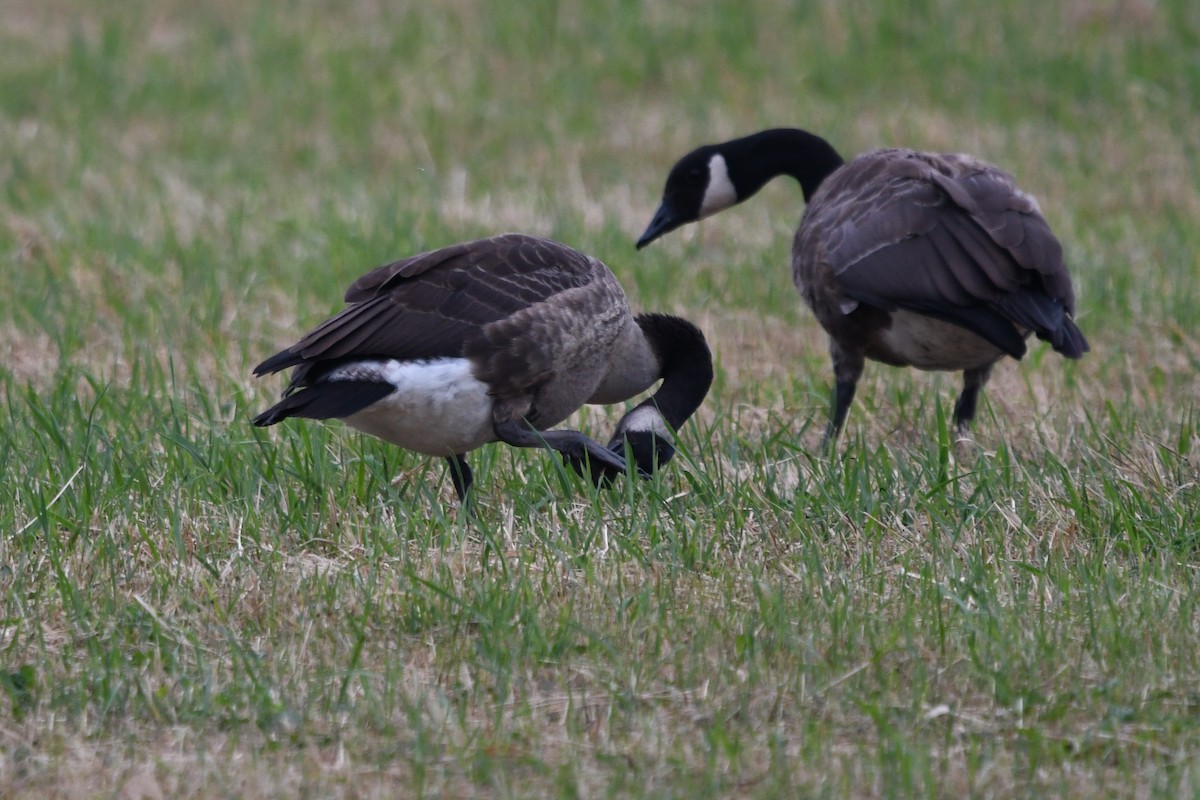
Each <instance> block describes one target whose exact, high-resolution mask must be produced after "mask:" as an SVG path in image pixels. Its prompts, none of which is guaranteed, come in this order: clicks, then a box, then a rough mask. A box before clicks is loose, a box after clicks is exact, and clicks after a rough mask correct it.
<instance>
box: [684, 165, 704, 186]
mask: <svg viewBox="0 0 1200 800" xmlns="http://www.w3.org/2000/svg"><path fill="white" fill-rule="evenodd" d="M687 182H688V183H690V184H692V185H693V186H699V185H700V184H702V183H704V171H703V170H700V169H692V170H688V174H687Z"/></svg>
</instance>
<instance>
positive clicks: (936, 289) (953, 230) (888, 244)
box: [797, 150, 1082, 340]
mask: <svg viewBox="0 0 1200 800" xmlns="http://www.w3.org/2000/svg"><path fill="white" fill-rule="evenodd" d="M816 239H822V240H823V241H822V245H823V246H822V248H820V253H821V256H820V257H821V259H822V260H823V261H824V263H825V264H827V265H828V267H829V268H830V269H831V270H832V273H833V277H834V280H835V281H836V283H837V285H838V287H839V289H840V290H841V291H842V292H844V293H845V295H846V296H847V297H848V298H850V299H852V300H857V301H860V302H865V303H868V304H870V305H874V306H877V307H879V308H882V309H884V310H889V311H890V310H895V309H897V308H903V309H908V310H912V311H918V312H921V313H926V314H931V315H934V316H943V317H944V318H952V319H954V321H957V322H960V324H966V326H967V327H971V325H970V323H969V315H964V314H963V313H962V312H963V310H964V309H967V308H971V307H978V306H987V307H988V308H989V309H990V310H991V311H993V312H998V313H1000V314H1002V315H1003V316H1004V317H1006V318H1007V319H1009V320H1010V321H1011V322H1012V323H1015V324H1017V325H1021V326H1023V327H1026V328H1033V329H1034V330H1036V331H1037V332H1038V333H1039V334H1043V333H1050V332H1052V331H1053V330H1054V329H1055V328H1056V327H1062V326H1069V327H1070V328H1072V329H1074V324H1073V323H1072V322H1071V321H1070V320H1069V319H1068V318H1066V317H1064V316H1063V314H1062V311H1065V312H1066V314H1068V315H1069V314H1070V313H1072V312H1073V311H1074V304H1075V298H1074V293H1073V291H1072V289H1071V282H1070V277H1069V275H1068V273H1067V271H1066V267H1065V266H1064V264H1063V260H1062V247H1061V245H1060V244H1059V243H1058V240H1057V239H1056V238H1055V237H1054V234H1053V233H1052V232H1051V231H1050V227H1049V225H1047V223H1046V221H1045V219H1044V218H1043V217H1042V216H1041V213H1040V211H1039V210H1038V208H1037V204H1036V203H1035V202H1034V201H1033V199H1032V198H1031V197H1029V196H1028V195H1026V194H1025V193H1023V192H1022V191H1021V190H1020V189H1019V188H1018V187H1017V185H1016V183H1015V182H1014V181H1013V179H1012V177H1011V176H1009V175H1008V174H1007V173H1005V172H1002V171H1001V170H999V169H996V168H995V167H991V166H989V165H987V164H984V163H982V162H980V161H977V160H975V159H972V158H970V157H968V156H942V155H933V154H926V153H916V152H914V151H908V150H886V151H876V152H873V153H869V154H866V155H864V156H861V157H859V158H858V159H855V160H854V161H852V162H851V163H850V164H848V165H846V166H845V167H844V168H842V169H841V170H839V171H838V172H837V173H835V174H834V175H833V176H831V177H830V178H829V179H827V181H826V183H825V184H824V185H823V186H822V188H821V190H820V191H819V192H818V194H817V195H816V196H815V197H814V198H813V202H812V204H811V205H810V207H809V209H808V212H807V213H806V215H805V220H804V223H803V225H802V232H801V236H800V237H799V238H798V241H797V244H798V247H799V249H800V252H802V253H803V252H807V248H809V247H810V246H811V245H812V244H813V242H814V240H816ZM812 269H815V267H814V266H813V265H807V266H806V265H804V264H798V267H797V275H798V278H799V279H801V280H804V279H805V277H806V276H805V272H806V270H807V271H811V270H812ZM809 279H811V276H809ZM1055 307H1057V308H1059V309H1060V311H1059V312H1058V314H1057V316H1058V319H1054V317H1055V314H1054V312H1053V309H1054V308H1055ZM995 322H996V320H994V319H989V320H988V321H987V323H986V324H987V325H988V326H989V330H983V329H981V330H978V331H977V333H980V335H983V336H985V337H986V338H989V339H993V340H994V339H995V334H996V331H995V329H994V325H995ZM1047 323H1049V324H1050V325H1051V328H1050V329H1049V330H1048V329H1046V327H1045V325H1046V324H1047ZM1014 333H1015V332H1014ZM1080 340H1082V337H1080Z"/></svg>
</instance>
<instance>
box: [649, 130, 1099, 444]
mask: <svg viewBox="0 0 1200 800" xmlns="http://www.w3.org/2000/svg"><path fill="white" fill-rule="evenodd" d="M777 175H791V176H792V177H793V178H795V179H796V180H797V181H799V183H800V188H801V190H802V191H803V192H804V201H805V203H806V206H807V208H806V210H805V212H804V216H803V217H802V219H801V220H800V227H799V228H798V229H797V230H796V236H795V239H794V240H793V243H792V280H793V282H794V283H795V284H796V288H797V289H799V291H800V294H801V295H802V296H803V297H804V300H805V301H806V302H807V303H808V305H809V307H810V308H812V310H813V312H814V313H815V314H816V317H817V320H818V321H819V322H820V323H821V326H822V327H823V328H824V329H825V331H826V332H827V333H828V334H829V337H830V345H829V349H830V355H831V356H832V359H833V371H834V377H835V387H834V395H833V410H832V415H831V417H830V422H829V427H828V428H827V429H826V432H825V442H826V443H829V441H830V440H832V439H834V438H836V437H837V435H838V433H839V431H840V430H841V428H842V424H843V423H844V422H845V420H846V413H847V411H849V409H850V403H851V401H852V400H853V399H854V391H855V388H856V387H857V385H858V380H859V378H860V377H861V376H862V371H863V364H864V360H865V359H867V358H870V359H873V360H876V361H882V362H883V363H885V364H891V365H893V366H898V367H904V366H913V367H916V368H918V369H924V370H962V371H963V390H962V393H961V394H960V395H959V397H958V402H957V403H956V404H955V406H954V422H955V425H956V426H957V429H958V432H959V434H960V435H962V434H965V433H966V430H967V427H968V425H969V424H970V422H971V419H972V417H974V415H975V405H976V402H977V400H978V398H979V392H980V390H981V389H982V388H983V385H984V384H985V383H986V382H987V379H988V377H989V375H990V374H991V370H992V365H993V364H995V363H996V361H998V360H999V359H1000V358H1002V357H1004V356H1005V355H1010V356H1012V357H1013V358H1017V359H1019V358H1021V357H1022V356H1023V355H1025V349H1026V348H1025V339H1026V338H1027V337H1028V336H1029V334H1030V333H1034V334H1036V335H1037V337H1038V338H1039V339H1044V340H1046V341H1048V342H1050V344H1051V346H1052V347H1053V348H1054V349H1055V350H1057V351H1058V352H1059V353H1062V354H1063V355H1064V356H1066V357H1067V358H1079V357H1081V356H1082V355H1083V354H1084V353H1085V352H1087V351H1088V343H1087V340H1086V339H1084V336H1083V334H1082V333H1081V332H1080V330H1079V328H1077V327H1076V326H1075V322H1074V320H1073V319H1072V317H1073V315H1074V313H1075V295H1074V292H1073V290H1072V288H1071V277H1070V275H1069V274H1068V273H1067V268H1066V266H1065V265H1064V264H1063V260H1062V246H1061V245H1060V244H1059V243H1058V240H1057V239H1056V238H1055V237H1054V234H1053V233H1051V231H1050V226H1049V225H1048V224H1047V223H1046V220H1045V218H1043V217H1042V214H1041V210H1040V209H1039V208H1038V204H1037V201H1036V200H1034V199H1033V198H1032V197H1030V196H1029V195H1028V194H1026V193H1025V192H1023V191H1021V189H1020V188H1019V187H1018V186H1017V184H1016V181H1015V180H1014V179H1013V178H1012V176H1011V175H1009V174H1008V173H1006V172H1003V171H1001V170H1000V169H997V168H996V167H994V166H992V165H990V164H986V163H984V162H983V161H980V160H978V159H976V158H973V157H971V156H968V155H944V154H937V153H922V152H917V151H914V150H904V149H898V148H897V149H888V150H874V151H871V152H867V153H864V154H862V155H860V156H858V157H857V158H855V159H853V160H852V161H850V163H848V164H847V163H845V162H844V161H843V160H842V157H841V156H840V155H838V153H837V151H836V150H834V149H833V147H832V146H830V144H829V143H828V142H826V141H825V140H824V139H822V138H820V137H819V136H815V135H813V134H811V133H808V132H807V131H802V130H797V129H792V128H780V129H774V130H766V131H762V132H760V133H755V134H752V135H750V136H746V137H744V138H741V139H735V140H733V141H730V142H725V143H724V144H716V145H707V146H704V147H700V148H698V149H696V150H693V151H692V152H691V153H688V154H687V155H686V156H684V157H683V158H682V159H680V160H679V162H678V163H676V165H675V166H674V168H673V169H672V170H671V172H670V175H669V176H668V177H667V183H666V188H665V189H664V190H663V197H662V203H661V205H660V206H659V208H658V211H657V213H655V215H654V219H653V221H652V222H651V223H650V225H649V227H647V228H646V232H645V233H643V234H642V237H641V238H640V239H639V240H638V242H637V247H638V249H641V248H643V247H645V246H646V245H647V244H649V243H650V242H652V241H654V240H655V239H657V238H658V237H660V236H662V235H663V234H664V233H667V232H669V231H672V230H674V229H675V228H678V227H679V226H681V225H684V224H686V223H688V222H693V221H695V220H699V219H703V218H704V217H707V216H710V215H712V214H715V213H717V212H718V211H721V210H723V209H726V208H728V207H730V206H732V205H735V204H737V203H740V202H742V201H743V200H745V199H746V198H748V197H750V196H751V195H753V194H754V193H755V192H757V191H758V190H759V189H761V188H762V187H763V185H764V184H766V182H767V181H769V180H771V179H772V178H774V177H775V176H777Z"/></svg>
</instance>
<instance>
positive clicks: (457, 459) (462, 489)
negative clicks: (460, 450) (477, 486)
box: [446, 455, 475, 502]
mask: <svg viewBox="0 0 1200 800" xmlns="http://www.w3.org/2000/svg"><path fill="white" fill-rule="evenodd" d="M446 463H447V464H448V465H449V466H450V481H451V483H453V484H454V491H456V492H458V499H459V501H460V502H466V499H467V491H468V490H470V488H471V484H473V483H474V482H475V476H474V475H473V474H472V473H471V466H470V465H469V464H468V463H467V459H466V458H464V457H463V456H461V455H453V456H446Z"/></svg>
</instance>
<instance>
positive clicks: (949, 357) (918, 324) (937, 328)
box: [880, 311, 1004, 370]
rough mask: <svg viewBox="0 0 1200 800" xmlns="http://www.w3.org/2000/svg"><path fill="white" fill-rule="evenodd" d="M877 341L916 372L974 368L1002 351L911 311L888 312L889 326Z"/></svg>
mask: <svg viewBox="0 0 1200 800" xmlns="http://www.w3.org/2000/svg"><path fill="white" fill-rule="evenodd" d="M880 340H881V342H882V343H883V345H884V346H885V347H887V348H888V349H889V350H891V351H892V353H893V354H894V355H895V356H896V357H897V358H898V359H900V360H902V361H904V362H906V363H908V364H911V365H912V366H914V367H916V368H917V369H929V370H960V369H976V368H978V367H982V366H984V365H985V364H990V363H992V362H993V361H995V360H996V359H998V358H999V357H1000V356H1002V355H1004V351H1003V350H1001V349H1000V348H998V347H996V346H995V345H994V344H992V343H991V342H989V341H987V340H986V339H984V338H982V337H980V336H976V335H975V334H973V333H971V332H970V331H969V330H967V329H966V328H962V327H959V326H958V325H952V324H950V323H949V322H943V321H942V320H940V319H934V318H933V317H927V316H925V315H924V314H914V313H912V312H911V311H895V312H893V313H892V325H891V327H889V328H887V329H886V330H882V331H880Z"/></svg>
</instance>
